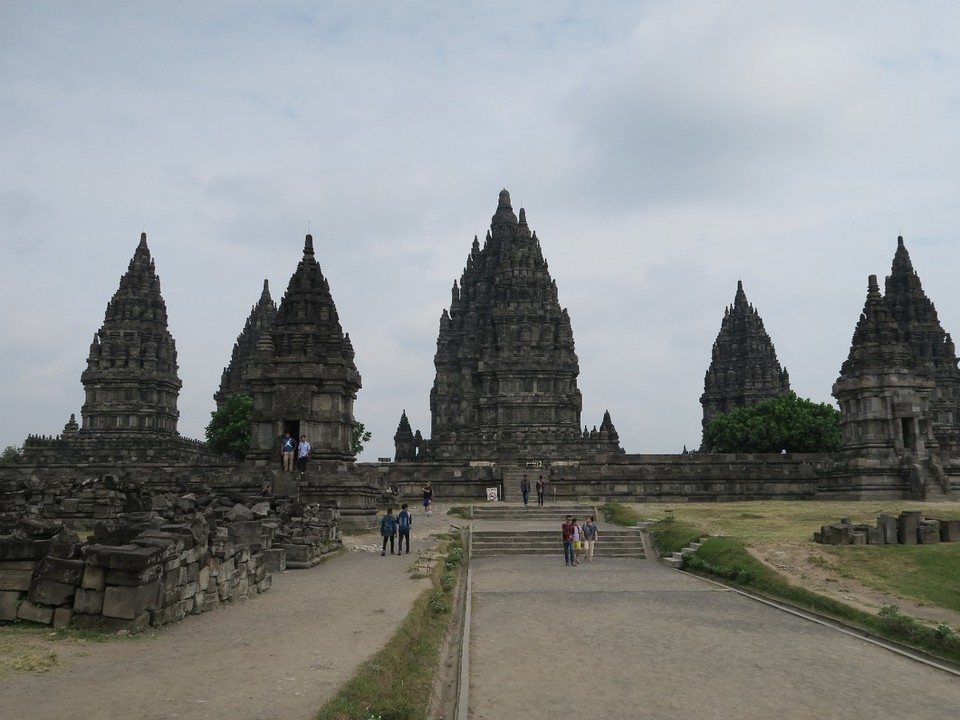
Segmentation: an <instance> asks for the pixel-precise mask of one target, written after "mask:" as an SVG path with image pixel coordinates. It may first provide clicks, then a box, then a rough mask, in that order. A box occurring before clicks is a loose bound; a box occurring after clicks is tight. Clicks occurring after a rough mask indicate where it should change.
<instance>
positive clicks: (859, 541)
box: [850, 532, 867, 545]
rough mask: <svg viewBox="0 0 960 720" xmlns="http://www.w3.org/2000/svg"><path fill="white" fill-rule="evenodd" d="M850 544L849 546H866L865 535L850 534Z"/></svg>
mask: <svg viewBox="0 0 960 720" xmlns="http://www.w3.org/2000/svg"><path fill="white" fill-rule="evenodd" d="M850 544H851V545H866V544H867V533H865V532H855V533H851V534H850Z"/></svg>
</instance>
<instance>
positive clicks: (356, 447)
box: [350, 421, 373, 456]
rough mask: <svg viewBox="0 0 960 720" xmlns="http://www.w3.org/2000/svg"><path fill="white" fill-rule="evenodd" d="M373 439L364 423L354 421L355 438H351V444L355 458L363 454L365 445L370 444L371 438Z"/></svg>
mask: <svg viewBox="0 0 960 720" xmlns="http://www.w3.org/2000/svg"><path fill="white" fill-rule="evenodd" d="M372 437H373V433H371V432H370V431H369V430H367V428H366V427H364V425H363V423H362V422H357V421H354V423H353V437H352V438H351V442H350V450H351V451H352V452H353V454H354V456H357V455H359V454H360V453H362V452H363V445H364V443H368V442H370V438H372Z"/></svg>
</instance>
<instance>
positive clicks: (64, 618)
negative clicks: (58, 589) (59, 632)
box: [53, 607, 73, 629]
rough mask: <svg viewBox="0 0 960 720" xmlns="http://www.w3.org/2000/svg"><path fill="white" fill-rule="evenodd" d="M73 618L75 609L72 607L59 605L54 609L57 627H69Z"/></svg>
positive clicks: (55, 625) (54, 624)
mask: <svg viewBox="0 0 960 720" xmlns="http://www.w3.org/2000/svg"><path fill="white" fill-rule="evenodd" d="M72 619H73V610H72V609H71V608H68V607H58V608H57V609H56V610H54V611H53V627H55V628H57V629H60V628H65V627H67V626H68V625H69V624H70V621H71V620H72Z"/></svg>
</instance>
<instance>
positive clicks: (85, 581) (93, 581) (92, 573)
mask: <svg viewBox="0 0 960 720" xmlns="http://www.w3.org/2000/svg"><path fill="white" fill-rule="evenodd" d="M80 585H81V587H83V588H86V589H87V590H97V591H99V592H103V589H104V588H105V587H106V586H107V568H105V567H97V566H96V565H90V564H89V563H88V564H87V565H85V566H84V568H83V578H82V579H81V581H80Z"/></svg>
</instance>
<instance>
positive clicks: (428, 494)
mask: <svg viewBox="0 0 960 720" xmlns="http://www.w3.org/2000/svg"><path fill="white" fill-rule="evenodd" d="M423 511H424V512H425V513H426V514H427V515H433V483H432V482H429V481H428V482H427V484H426V485H424V486H423Z"/></svg>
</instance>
